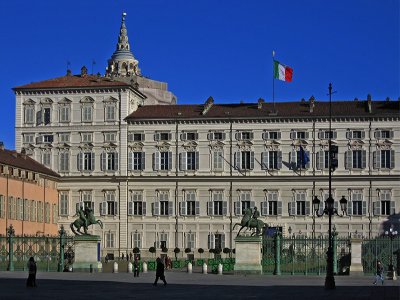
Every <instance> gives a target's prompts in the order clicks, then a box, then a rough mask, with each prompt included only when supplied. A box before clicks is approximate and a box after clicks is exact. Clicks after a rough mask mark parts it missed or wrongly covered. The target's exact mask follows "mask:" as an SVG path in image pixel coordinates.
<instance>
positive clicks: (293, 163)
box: [289, 150, 297, 169]
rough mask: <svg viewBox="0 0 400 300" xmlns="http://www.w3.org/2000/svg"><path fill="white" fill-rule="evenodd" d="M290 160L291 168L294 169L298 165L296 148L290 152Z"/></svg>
mask: <svg viewBox="0 0 400 300" xmlns="http://www.w3.org/2000/svg"><path fill="white" fill-rule="evenodd" d="M289 156H290V157H289V160H290V165H291V168H292V169H293V168H295V167H296V166H297V152H296V150H292V151H291V152H290V153H289Z"/></svg>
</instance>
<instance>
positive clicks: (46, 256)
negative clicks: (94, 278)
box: [0, 225, 74, 272]
mask: <svg viewBox="0 0 400 300" xmlns="http://www.w3.org/2000/svg"><path fill="white" fill-rule="evenodd" d="M59 234H60V235H59V236H26V235H24V236H14V229H13V228H12V225H11V226H10V227H9V228H8V229H7V236H0V271H25V270H27V262H28V260H29V258H30V257H34V259H35V261H36V266H37V270H38V271H47V272H49V271H63V270H64V268H65V267H67V268H68V267H69V265H72V263H73V258H74V247H73V246H74V243H73V237H72V236H66V235H65V231H64V228H61V229H60V231H59Z"/></svg>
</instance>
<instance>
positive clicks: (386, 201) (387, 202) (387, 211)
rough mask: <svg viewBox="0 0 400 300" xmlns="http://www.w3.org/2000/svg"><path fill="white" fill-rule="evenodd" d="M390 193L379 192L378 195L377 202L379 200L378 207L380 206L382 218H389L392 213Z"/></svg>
mask: <svg viewBox="0 0 400 300" xmlns="http://www.w3.org/2000/svg"><path fill="white" fill-rule="evenodd" d="M391 198H392V197H391V193H390V191H388V190H387V191H381V193H380V195H379V200H380V202H381V203H380V205H381V215H384V216H389V215H391V214H392V213H393V211H392V209H391V208H392V207H391V206H394V205H393V204H392V201H391V200H392V199H391ZM393 208H394V207H393Z"/></svg>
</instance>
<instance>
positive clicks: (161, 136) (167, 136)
mask: <svg viewBox="0 0 400 300" xmlns="http://www.w3.org/2000/svg"><path fill="white" fill-rule="evenodd" d="M171 138H172V135H171V133H170V132H156V133H155V134H154V140H155V141H169V140H171Z"/></svg>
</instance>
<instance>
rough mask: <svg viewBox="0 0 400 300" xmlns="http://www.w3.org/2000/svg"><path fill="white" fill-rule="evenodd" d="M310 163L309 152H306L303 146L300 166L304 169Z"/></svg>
mask: <svg viewBox="0 0 400 300" xmlns="http://www.w3.org/2000/svg"><path fill="white" fill-rule="evenodd" d="M309 161H310V157H308V155H307V152H306V151H305V150H304V148H303V147H302V146H300V165H301V167H302V168H304V167H305V166H306V165H307V164H308V162H309Z"/></svg>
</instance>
